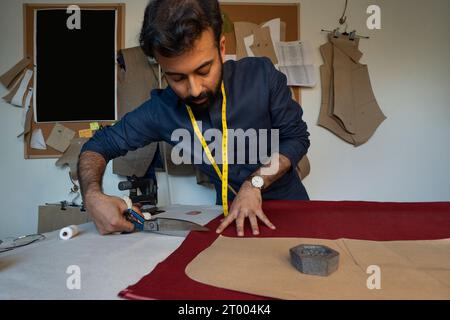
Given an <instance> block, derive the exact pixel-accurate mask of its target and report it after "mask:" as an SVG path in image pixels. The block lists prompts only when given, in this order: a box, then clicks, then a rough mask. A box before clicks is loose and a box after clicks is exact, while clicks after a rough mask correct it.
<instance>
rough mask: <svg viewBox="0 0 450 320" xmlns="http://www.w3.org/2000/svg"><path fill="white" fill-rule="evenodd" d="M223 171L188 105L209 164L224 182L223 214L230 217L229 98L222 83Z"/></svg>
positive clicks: (195, 130) (190, 116) (193, 125)
mask: <svg viewBox="0 0 450 320" xmlns="http://www.w3.org/2000/svg"><path fill="white" fill-rule="evenodd" d="M222 97H223V101H222V170H223V172H221V171H220V169H219V167H218V166H217V163H216V160H215V159H214V157H213V156H212V154H211V151H210V150H209V147H208V144H207V143H206V141H205V138H204V137H203V134H202V133H201V131H200V129H199V127H198V124H197V121H196V120H195V116H194V113H193V112H192V109H191V107H190V106H188V105H186V108H187V111H188V113H189V118H191V122H192V127H193V128H194V132H195V134H196V136H197V138H198V139H199V140H200V142H201V143H202V147H203V150H205V153H206V156H207V157H208V159H209V162H211V164H212V165H213V167H214V170H216V173H217V175H218V176H219V178H220V180H222V205H223V214H224V216H225V217H226V216H227V215H228V126H227V96H226V94H225V86H224V84H223V82H222Z"/></svg>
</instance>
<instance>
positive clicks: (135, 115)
mask: <svg viewBox="0 0 450 320" xmlns="http://www.w3.org/2000/svg"><path fill="white" fill-rule="evenodd" d="M152 106H153V102H152V100H148V101H147V102H145V103H144V104H143V105H141V106H140V107H138V108H137V109H135V110H133V111H132V112H130V113H127V114H126V115H125V116H124V117H123V118H122V119H121V120H120V121H118V122H117V123H116V124H115V125H114V126H111V127H107V128H104V129H102V130H99V131H97V132H96V133H95V135H94V137H92V138H91V139H90V140H89V141H88V142H86V143H85V144H84V146H83V148H82V149H81V153H83V152H85V151H93V152H96V153H99V154H101V155H102V156H103V157H104V158H105V160H106V162H109V161H110V160H112V159H115V158H117V157H120V156H124V155H126V154H127V152H128V151H134V150H136V149H139V148H142V147H144V146H146V145H148V144H150V143H152V142H157V141H161V140H162V139H161V136H160V134H159V132H160V131H159V128H158V125H157V124H158V121H157V120H156V119H155V112H154V111H153V112H152Z"/></svg>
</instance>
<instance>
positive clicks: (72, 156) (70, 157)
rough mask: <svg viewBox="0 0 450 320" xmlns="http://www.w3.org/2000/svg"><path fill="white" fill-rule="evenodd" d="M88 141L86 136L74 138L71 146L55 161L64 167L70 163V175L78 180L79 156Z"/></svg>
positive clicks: (57, 164)
mask: <svg viewBox="0 0 450 320" xmlns="http://www.w3.org/2000/svg"><path fill="white" fill-rule="evenodd" d="M87 141H88V139H84V138H75V139H72V141H71V142H70V146H69V148H68V149H67V150H66V152H64V154H63V155H62V156H61V157H60V158H59V159H58V161H56V163H55V165H56V166H57V167H64V166H65V165H68V166H69V168H70V176H71V177H72V179H73V180H78V174H77V165H78V157H79V155H80V152H81V148H82V147H83V145H84V144H85V143H86V142H87Z"/></svg>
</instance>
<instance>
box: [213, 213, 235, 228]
mask: <svg viewBox="0 0 450 320" xmlns="http://www.w3.org/2000/svg"><path fill="white" fill-rule="evenodd" d="M234 219H236V216H235V215H234V214H231V213H230V214H229V215H228V216H227V217H226V218H225V219H223V221H222V223H221V224H220V226H219V227H218V228H217V230H216V232H217V233H222V232H223V230H225V228H226V227H228V226H229V225H230V223H231V222H233V220H234Z"/></svg>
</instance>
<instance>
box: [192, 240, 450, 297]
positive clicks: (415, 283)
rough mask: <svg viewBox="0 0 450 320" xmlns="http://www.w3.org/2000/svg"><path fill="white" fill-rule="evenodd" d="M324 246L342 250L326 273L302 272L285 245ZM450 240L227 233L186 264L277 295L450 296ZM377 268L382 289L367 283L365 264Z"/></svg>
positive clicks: (216, 280)
mask: <svg viewBox="0 0 450 320" xmlns="http://www.w3.org/2000/svg"><path fill="white" fill-rule="evenodd" d="M299 244H320V245H326V246H328V247H330V248H332V249H334V250H336V251H338V252H339V253H340V256H339V268H338V270H337V271H336V272H335V273H333V274H331V275H330V276H329V277H320V276H313V275H305V274H302V273H300V272H299V271H297V270H296V269H295V268H294V267H293V266H292V265H291V263H290V258H289V249H290V248H292V247H295V246H297V245H299ZM449 252H450V239H445V240H432V241H386V242H377V241H365V240H350V239H339V240H321V239H305V238H228V237H223V236H219V237H218V238H217V240H216V241H215V242H214V243H213V244H212V245H211V246H210V247H209V248H208V249H206V250H205V251H203V252H202V253H200V254H199V255H198V256H197V257H196V258H195V259H194V260H193V261H192V262H191V263H190V264H189V265H188V266H187V267H186V274H187V276H188V277H190V278H191V279H193V280H195V281H198V282H201V283H204V284H207V285H212V286H216V287H220V288H226V289H229V290H235V291H240V292H245V293H251V294H256V295H261V296H266V297H272V298H278V299H324V300H329V299H344V300H345V299H450V255H449V254H448V253H449ZM372 265H377V266H379V267H380V268H381V282H380V285H381V289H380V290H376V289H374V290H370V289H368V287H367V282H368V277H369V276H370V274H369V275H368V274H367V273H366V271H367V268H368V267H369V266H372Z"/></svg>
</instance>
